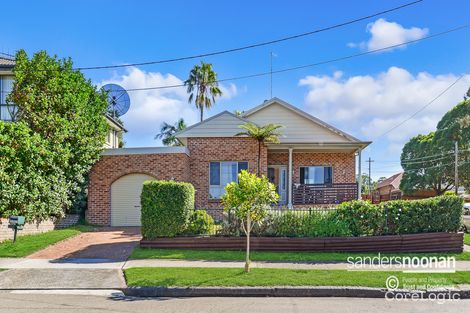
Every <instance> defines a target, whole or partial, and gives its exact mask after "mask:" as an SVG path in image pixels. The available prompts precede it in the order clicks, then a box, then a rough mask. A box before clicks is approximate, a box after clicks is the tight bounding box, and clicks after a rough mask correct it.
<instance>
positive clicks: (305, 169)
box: [300, 166, 333, 184]
mask: <svg viewBox="0 0 470 313" xmlns="http://www.w3.org/2000/svg"><path fill="white" fill-rule="evenodd" d="M332 182H333V168H332V167H331V166H301V167H300V183H301V184H331V183H332Z"/></svg>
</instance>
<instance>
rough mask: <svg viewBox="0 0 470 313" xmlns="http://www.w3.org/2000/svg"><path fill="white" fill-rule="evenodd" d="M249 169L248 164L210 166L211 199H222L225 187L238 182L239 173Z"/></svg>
mask: <svg viewBox="0 0 470 313" xmlns="http://www.w3.org/2000/svg"><path fill="white" fill-rule="evenodd" d="M247 169H248V162H246V161H242V162H237V161H224V162H210V164H209V198H211V199H220V198H221V197H222V196H223V195H224V193H225V186H227V184H230V183H231V182H234V181H237V177H238V173H240V172H241V171H242V170H247Z"/></svg>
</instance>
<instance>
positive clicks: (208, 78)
mask: <svg viewBox="0 0 470 313" xmlns="http://www.w3.org/2000/svg"><path fill="white" fill-rule="evenodd" d="M184 84H185V86H186V87H187V92H188V94H189V98H188V102H189V103H192V102H193V100H194V103H195V105H196V108H198V110H199V111H200V112H201V122H202V121H203V120H204V108H206V109H210V108H211V107H212V106H213V105H214V103H215V99H216V98H217V97H220V96H221V95H222V91H221V90H220V89H219V83H218V82H217V73H216V72H214V70H213V69H212V64H210V63H204V62H201V65H195V66H194V67H193V69H192V70H191V71H190V72H189V77H188V79H187V80H186V81H185V82H184Z"/></svg>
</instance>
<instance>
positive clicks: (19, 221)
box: [8, 216, 24, 229]
mask: <svg viewBox="0 0 470 313" xmlns="http://www.w3.org/2000/svg"><path fill="white" fill-rule="evenodd" d="M23 225H24V216H10V219H9V225H8V227H10V228H16V229H23Z"/></svg>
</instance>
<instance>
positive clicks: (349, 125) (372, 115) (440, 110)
mask: <svg viewBox="0 0 470 313" xmlns="http://www.w3.org/2000/svg"><path fill="white" fill-rule="evenodd" d="M344 76H345V75H344V73H342V72H335V73H333V75H331V76H329V75H323V76H307V77H305V78H303V79H301V80H300V82H299V84H300V85H301V86H306V87H307V88H308V92H307V94H306V96H305V102H306V106H307V108H308V111H309V112H311V113H312V114H313V115H315V116H318V117H320V118H322V119H325V120H326V121H330V122H332V123H334V124H335V125H337V126H338V127H339V128H342V129H345V130H349V131H351V132H352V133H354V134H356V135H357V136H358V137H361V138H364V139H374V138H376V137H377V136H379V135H380V134H382V133H384V132H386V131H387V130H389V129H390V128H392V127H394V126H395V125H397V124H398V123H400V122H402V121H403V120H405V119H407V118H408V117H410V115H411V114H413V113H414V112H416V111H417V110H418V109H420V108H421V107H422V106H424V105H425V104H427V103H428V102H429V101H431V100H432V99H433V98H434V97H436V96H437V95H438V94H439V93H441V92H442V91H443V90H444V89H446V88H447V87H448V86H449V85H450V84H451V83H452V82H454V81H455V80H456V79H457V76H456V75H454V74H445V75H431V74H429V73H426V72H420V73H418V74H416V75H413V74H412V73H410V72H408V71H407V70H405V69H402V68H398V67H390V68H389V69H388V70H387V71H385V72H382V73H379V74H378V75H375V76H371V75H363V76H360V75H359V76H352V77H348V78H346V77H344ZM469 84H470V75H466V76H465V77H464V78H463V79H462V80H461V81H460V82H459V83H458V84H457V85H455V86H454V87H453V88H452V89H450V90H449V91H448V92H447V93H445V94H444V95H443V96H442V97H440V98H439V99H438V100H437V101H435V102H434V103H433V104H431V105H430V106H429V107H427V108H426V109H425V110H424V111H423V112H421V113H419V114H418V115H417V116H415V117H413V118H412V119H410V120H409V121H407V122H406V123H405V124H404V125H402V126H400V127H398V128H397V129H395V130H394V131H392V132H390V133H389V134H387V135H386V136H385V139H387V140H388V149H389V150H390V151H391V152H392V151H393V152H396V150H397V147H398V146H401V145H402V144H403V143H404V142H406V141H407V140H408V139H409V138H410V137H412V136H415V135H417V134H419V133H428V132H430V131H432V130H434V129H435V127H436V125H437V122H438V121H439V120H440V118H441V117H442V115H443V114H444V113H445V112H447V111H448V110H449V109H450V108H452V107H453V106H454V105H456V104H457V103H458V102H459V101H461V100H462V96H463V94H464V93H465V91H466V89H467V88H468V85H469ZM382 140H383V139H382Z"/></svg>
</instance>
